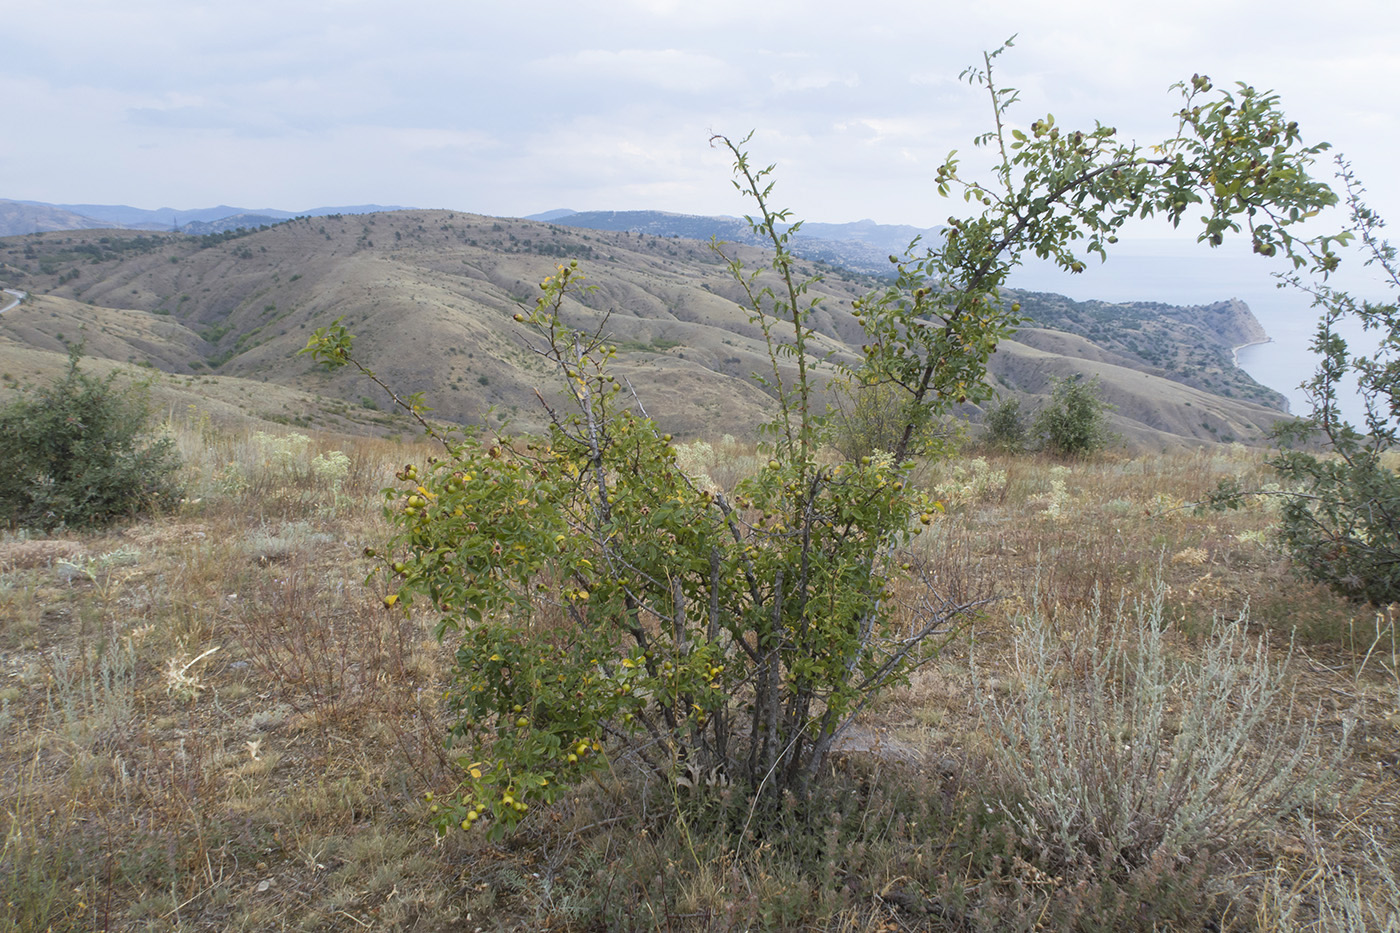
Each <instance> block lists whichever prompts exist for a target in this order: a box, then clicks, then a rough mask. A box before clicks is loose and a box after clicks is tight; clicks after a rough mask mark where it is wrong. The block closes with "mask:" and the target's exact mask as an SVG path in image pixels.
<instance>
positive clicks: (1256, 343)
mask: <svg viewBox="0 0 1400 933" xmlns="http://www.w3.org/2000/svg"><path fill="white" fill-rule="evenodd" d="M1273 342H1274V338H1272V337H1265V338H1264V339H1263V340H1251V341H1250V342H1249V343H1242V344H1240V345H1239V346H1238V347H1232V348H1231V349H1230V358H1231V359H1232V360H1234V361H1235V368H1236V369H1238V368H1239V365H1240V351H1241V350H1243V349H1245V348H1246V347H1262V346H1263V345H1264V344H1266V343H1273Z"/></svg>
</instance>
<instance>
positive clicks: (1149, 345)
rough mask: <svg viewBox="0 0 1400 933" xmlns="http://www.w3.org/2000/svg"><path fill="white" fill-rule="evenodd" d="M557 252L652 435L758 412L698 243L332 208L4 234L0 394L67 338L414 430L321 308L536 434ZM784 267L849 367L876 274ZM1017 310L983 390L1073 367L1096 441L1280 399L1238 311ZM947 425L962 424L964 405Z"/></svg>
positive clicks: (750, 417)
mask: <svg viewBox="0 0 1400 933" xmlns="http://www.w3.org/2000/svg"><path fill="white" fill-rule="evenodd" d="M658 216H661V217H681V215H658ZM682 219H683V218H682ZM566 220H567V218H566ZM648 229H657V227H656V225H655V224H652V225H651V226H649V227H648ZM731 248H732V249H733V250H734V251H736V253H737V254H738V255H740V256H741V257H744V258H745V262H746V264H747V265H748V266H750V267H754V266H756V265H759V264H761V263H762V261H763V260H762V256H761V253H760V251H759V250H758V248H757V247H754V246H750V245H736V246H733V247H731ZM570 259H576V260H578V261H579V263H580V267H581V270H582V271H583V273H584V275H585V276H586V278H587V281H588V284H590V285H591V286H593V289H592V291H590V292H589V293H587V294H586V295H583V296H580V297H581V300H580V301H571V302H569V304H568V305H567V313H568V316H569V322H570V323H571V324H573V325H575V326H577V327H579V328H581V329H589V330H592V329H595V328H597V327H600V326H601V327H603V328H604V329H605V330H606V332H607V333H609V334H610V335H611V339H612V340H613V341H614V342H615V343H616V345H617V346H618V349H619V354H618V361H617V366H616V373H617V375H618V376H619V378H625V379H626V380H627V382H628V383H630V384H631V386H632V387H633V388H634V390H635V391H636V393H637V396H638V398H639V399H640V400H641V402H642V403H643V404H644V405H645V407H646V410H647V412H648V413H649V414H651V415H652V416H653V417H655V418H656V419H657V420H658V422H659V423H661V424H663V425H665V426H666V428H667V430H669V431H672V432H674V433H675V434H676V435H677V436H679V437H697V436H719V435H720V434H734V435H737V436H751V435H752V433H753V431H754V429H755V428H756V427H757V425H759V424H761V423H763V422H764V421H765V420H767V419H768V417H769V416H770V414H771V412H772V407H771V400H770V398H769V397H768V396H767V395H766V394H765V393H764V391H763V390H762V389H761V388H760V387H759V386H758V385H757V384H756V383H755V382H754V381H753V379H752V378H751V375H750V374H751V373H753V372H756V371H757V372H762V371H764V370H765V369H766V368H767V366H768V360H767V355H766V351H765V349H764V345H763V341H762V335H761V333H760V331H759V328H758V327H757V326H756V325H755V324H754V323H753V322H751V321H750V320H749V317H748V315H747V314H746V312H745V310H744V308H743V307H742V306H741V305H740V304H739V300H740V298H741V293H740V290H739V287H738V286H737V285H736V284H735V283H734V281H733V279H732V277H731V276H730V274H729V272H728V270H727V268H726V267H725V265H724V264H723V262H722V261H721V260H720V258H719V257H718V256H717V255H716V254H715V253H714V251H713V250H712V249H711V247H710V245H709V244H708V243H706V242H701V241H698V240H691V239H684V238H681V237H676V236H663V235H654V234H647V233H643V232H639V231H631V230H622V231H617V230H599V229H589V228H586V227H580V226H564V225H562V224H561V223H550V222H542V221H531V220H514V219H504V218H491V217H482V216H478V215H472V214H464V213H460V212H451V211H422V210H404V211H392V212H384V213H375V214H331V215H327V216H320V217H305V218H297V219H294V220H289V221H285V222H282V223H278V224H275V225H272V226H263V227H261V228H260V229H255V230H252V229H245V230H239V231H227V232H223V233H216V234H211V235H206V236H185V235H179V234H171V233H156V232H150V231H136V230H123V229H94V230H64V231H56V232H44V233H34V234H28V235H23V236H11V237H7V238H4V239H0V285H4V286H7V287H10V288H16V289H23V290H25V291H27V292H28V293H29V298H28V299H27V300H26V301H25V302H23V303H22V304H21V305H20V306H19V307H16V308H14V309H12V310H11V311H9V312H8V313H6V314H4V315H3V317H0V371H3V372H4V373H5V374H6V375H7V376H8V377H9V378H8V379H7V380H6V382H7V383H9V384H10V385H14V384H16V383H17V382H24V381H36V380H40V379H42V378H44V377H45V376H46V375H47V374H50V373H52V372H56V371H57V370H58V368H59V367H61V366H62V365H63V364H64V361H65V359H66V346H67V345H68V344H70V343H74V342H77V341H82V342H83V344H84V351H85V353H86V354H87V355H88V356H89V357H91V358H92V365H93V366H94V368H96V369H97V370H98V371H105V370H106V369H109V368H111V367H112V366H123V365H125V366H132V365H134V366H136V367H139V368H141V369H143V370H144V371H145V372H146V373H147V374H149V375H152V376H155V377H156V378H155V382H154V385H153V391H154V393H155V396H156V401H157V403H158V404H159V405H161V406H166V407H170V408H172V409H173V408H176V407H180V408H184V407H187V406H190V405H194V406H196V407H197V408H199V409H200V410H202V411H205V412H208V413H209V414H210V415H211V416H212V417H215V418H241V417H252V418H255V419H258V420H261V421H268V422H275V423H282V424H291V425H296V426H299V427H304V428H311V427H315V428H323V429H327V430H334V431H342V432H350V433H376V434H405V433H412V432H413V430H414V427H415V426H414V425H413V424H412V423H411V421H409V420H408V419H406V418H405V417H403V416H402V415H400V414H397V413H395V412H393V411H391V410H389V409H390V408H391V407H392V406H391V405H390V404H389V402H388V400H387V399H386V398H384V397H383V396H382V393H380V391H379V390H378V389H377V388H376V387H375V386H373V385H372V384H370V383H369V382H368V381H367V380H366V379H364V378H363V377H361V376H359V375H357V374H353V373H348V372H340V373H335V374H327V373H325V372H322V371H320V370H318V369H317V368H315V367H314V366H313V365H312V364H311V362H310V361H309V360H308V359H307V358H306V357H298V356H297V355H296V354H297V351H298V350H300V349H301V348H302V347H303V346H305V344H306V340H307V337H308V336H309V335H310V333H311V332H312V331H313V330H314V329H316V328H318V327H322V326H325V325H326V324H329V323H330V322H331V321H332V320H334V319H337V318H340V319H343V321H344V323H345V324H346V325H347V326H348V327H349V329H350V330H351V331H352V332H353V333H354V334H356V336H357V343H356V350H357V354H358V355H360V356H361V358H362V359H364V360H366V361H367V362H368V364H369V365H370V366H371V367H373V368H374V369H375V371H376V372H377V373H378V374H379V375H380V376H381V377H383V378H384V379H385V380H386V381H387V382H388V383H389V384H390V385H392V386H394V387H395V388H396V389H397V390H399V391H400V392H401V393H403V394H409V393H413V392H422V393H424V395H425V397H426V399H427V400H428V402H429V404H430V405H432V406H433V408H434V409H435V411H434V417H436V418H440V419H443V420H445V421H450V422H457V423H463V424H480V423H487V424H490V425H493V426H494V425H499V424H501V423H506V422H508V423H510V424H512V425H513V426H515V427H516V428H518V429H522V430H534V429H538V428H540V427H542V425H543V409H542V406H541V405H540V402H539V399H538V398H537V397H536V393H537V390H538V391H540V392H544V393H545V396H546V397H548V395H549V391H550V388H549V387H550V385H551V382H550V380H549V378H548V373H549V370H548V369H547V368H546V367H545V366H543V365H542V364H541V361H540V360H539V359H538V358H537V357H536V356H535V354H534V353H533V352H532V351H531V349H530V348H529V344H528V335H527V334H526V333H525V332H524V330H523V329H522V328H521V327H520V326H519V325H517V324H516V323H515V322H514V320H513V315H514V314H515V313H516V312H517V311H518V310H520V308H521V307H522V306H529V305H531V304H533V302H534V299H535V296H536V295H537V294H538V288H537V283H538V282H539V281H541V280H542V279H543V278H544V277H545V276H547V275H549V274H551V272H552V271H553V270H554V267H555V266H556V264H558V263H559V262H561V261H567V260H570ZM802 265H803V268H802V269H801V271H802V273H803V274H810V275H814V274H820V275H821V276H822V280H821V281H820V282H819V283H818V284H816V285H814V286H813V288H812V291H811V294H812V295H813V296H814V297H815V296H820V297H821V299H822V301H821V303H820V305H819V307H818V309H817V310H816V311H815V312H814V314H813V317H812V325H813V327H814V328H815V330H816V332H817V340H816V341H815V347H814V349H813V355H814V357H817V356H829V357H830V358H833V359H837V360H849V359H853V358H854V355H855V353H857V352H858V346H859V342H860V340H861V332H860V328H859V327H858V325H857V324H856V322H855V320H854V318H853V316H852V314H851V302H852V300H854V299H856V298H859V297H860V296H861V295H863V294H865V293H867V292H869V291H870V290H871V289H872V288H874V287H876V286H877V285H878V284H879V281H880V280H879V279H878V278H876V277H874V276H872V275H870V274H868V273H862V272H853V271H849V270H847V269H844V268H841V267H837V266H835V265H832V264H830V263H828V262H825V261H822V260H808V261H804V262H803V264H802ZM1150 297H1151V296H1144V298H1150ZM1013 299H1014V300H1018V301H1020V302H1021V303H1022V306H1023V309H1024V312H1025V313H1026V314H1027V315H1028V316H1029V317H1030V320H1029V321H1028V322H1027V323H1026V325H1025V326H1024V327H1023V328H1022V329H1021V330H1020V331H1018V333H1017V334H1016V335H1015V337H1014V339H1011V340H1008V341H1005V342H1003V343H1002V344H1001V346H1000V348H999V349H998V351H997V353H996V354H995V356H994V357H993V360H992V364H991V372H990V378H991V379H992V380H993V381H994V383H995V384H996V388H997V390H998V393H999V394H1000V395H1001V396H1003V397H1005V396H1014V397H1017V398H1019V399H1020V400H1021V403H1022V405H1021V407H1022V411H1023V412H1027V411H1034V410H1035V409H1036V408H1037V407H1038V405H1039V403H1040V400H1041V399H1043V398H1044V397H1045V396H1046V395H1047V394H1048V391H1049V386H1050V382H1051V380H1052V379H1054V378H1057V377H1065V376H1070V375H1073V374H1076V373H1082V374H1083V375H1084V376H1086V377H1098V379H1099V380H1100V381H1101V384H1102V386H1103V391H1104V396H1105V398H1106V399H1107V400H1108V401H1110V402H1111V403H1112V404H1113V405H1114V406H1115V411H1114V412H1113V414H1112V415H1111V421H1112V428H1113V430H1114V431H1116V432H1117V433H1118V434H1119V435H1121V436H1122V437H1123V438H1124V439H1125V440H1126V441H1128V442H1130V443H1132V444H1136V445H1145V446H1149V447H1168V446H1176V445H1181V444H1188V445H1195V444H1200V443H1210V442H1217V441H1223V442H1231V441H1239V442H1243V443H1257V442H1261V441H1262V439H1263V438H1264V436H1265V435H1266V433H1267V432H1268V431H1269V430H1270V428H1271V427H1272V425H1273V424H1274V422H1275V421H1277V420H1279V419H1280V418H1284V417H1287V416H1286V414H1285V412H1284V402H1283V399H1282V397H1281V396H1279V395H1278V393H1276V392H1274V391H1272V390H1270V389H1267V388H1265V387H1263V386H1260V385H1259V384H1257V383H1256V382H1254V381H1253V379H1251V378H1250V377H1249V376H1248V375H1247V374H1245V373H1244V372H1243V371H1242V370H1240V369H1238V368H1236V367H1235V366H1234V365H1233V361H1232V349H1233V348H1234V347H1236V346H1239V345H1241V344H1246V343H1252V342H1256V341H1259V340H1264V339H1267V337H1266V335H1265V333H1264V331H1263V328H1262V327H1261V326H1260V325H1259V322H1258V321H1257V320H1255V318H1254V316H1253V315H1252V314H1251V312H1250V311H1249V309H1248V307H1247V306H1245V305H1244V304H1243V303H1242V302H1239V301H1230V300H1225V301H1221V302H1219V303H1216V304H1212V305H1206V306H1200V307H1191V308H1181V307H1174V306H1169V305H1164V304H1160V303H1153V302H1150V301H1144V302H1140V303H1133V304H1107V303H1102V302H1076V301H1071V300H1070V299H1067V298H1063V297H1061V296H1057V295H1050V294H1044V293H1026V292H1015V293H1012V292H1008V293H1007V296H1006V300H1008V301H1010V300H1013ZM605 318H606V320H605ZM962 414H965V415H966V416H968V417H969V418H970V419H971V420H973V421H977V420H979V418H980V413H979V412H978V411H977V410H976V409H975V408H973V407H971V406H967V409H966V411H964V412H962Z"/></svg>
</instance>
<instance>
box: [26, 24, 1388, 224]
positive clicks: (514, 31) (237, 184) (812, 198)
mask: <svg viewBox="0 0 1400 933" xmlns="http://www.w3.org/2000/svg"><path fill="white" fill-rule="evenodd" d="M1328 17H1331V18H1328ZM1012 33H1018V34H1019V36H1020V37H1019V39H1018V40H1017V42H1016V48H1015V49H1014V50H1013V51H1012V52H1011V53H1009V54H1008V55H1007V56H1005V57H1004V58H1003V59H1002V60H1001V61H1002V64H1001V65H1000V72H999V73H1000V76H1001V78H1002V80H1003V81H1004V82H1005V83H1007V84H1009V85H1013V86H1016V87H1019V88H1021V89H1022V91H1023V101H1024V103H1023V105H1022V107H1021V108H1020V109H1019V111H1018V119H1019V121H1020V122H1021V123H1023V124H1028V123H1029V122H1031V121H1032V120H1033V119H1036V118H1037V117H1039V116H1042V115H1043V114H1044V113H1045V112H1047V111H1048V112H1053V113H1054V114H1055V115H1056V118H1057V121H1058V122H1060V123H1061V124H1062V125H1065V124H1077V125H1087V124H1090V123H1091V121H1092V120H1093V119H1094V118H1096V117H1097V118H1099V119H1102V120H1103V121H1104V122H1106V123H1111V124H1113V125H1116V126H1118V127H1119V128H1120V129H1121V130H1123V131H1124V132H1126V133H1129V134H1132V135H1135V136H1137V137H1138V138H1139V139H1142V140H1147V139H1150V138H1153V137H1157V136H1160V135H1162V134H1164V133H1165V132H1168V131H1169V129H1170V118H1169V115H1170V113H1171V111H1172V108H1173V105H1174V99H1173V97H1172V96H1170V95H1169V94H1168V91H1167V88H1168V86H1169V85H1170V84H1172V83H1173V82H1174V81H1178V80H1182V79H1184V78H1189V77H1190V76H1191V74H1192V73H1194V72H1201V73H1205V74H1209V75H1210V76H1211V77H1212V78H1213V79H1215V80H1216V81H1217V82H1218V83H1223V82H1233V81H1236V80H1244V81H1249V82H1250V83H1253V84H1255V85H1256V86H1258V87H1261V88H1272V89H1274V90H1276V91H1278V92H1279V93H1280V94H1281V95H1282V96H1283V99H1284V104H1285V107H1286V109H1287V110H1288V111H1289V113H1290V114H1291V115H1292V116H1294V117H1295V118H1296V119H1298V120H1299V122H1300V123H1301V124H1302V126H1303V129H1304V134H1305V137H1306V138H1307V139H1309V140H1321V139H1327V140H1330V141H1332V142H1333V143H1334V144H1335V145H1336V146H1337V148H1338V149H1339V150H1341V151H1343V152H1345V153H1347V154H1348V155H1349V156H1350V157H1351V158H1352V159H1353V160H1354V162H1355V164H1356V167H1357V170H1358V171H1359V172H1360V174H1361V175H1362V177H1363V178H1364V179H1365V181H1366V183H1367V185H1368V186H1369V188H1370V189H1371V191H1372V195H1373V201H1374V202H1375V206H1377V207H1378V208H1380V209H1381V210H1382V212H1383V213H1385V214H1387V215H1389V216H1390V217H1391V218H1392V219H1395V218H1400V180H1397V179H1395V178H1393V177H1392V176H1394V175H1395V172H1394V168H1395V161H1396V160H1395V157H1394V153H1396V152H1397V151H1398V149H1397V147H1398V146H1400V129H1397V114H1396V106H1395V102H1394V101H1395V95H1394V88H1396V87H1397V86H1400V55H1397V49H1400V4H1396V3H1395V0H1352V2H1350V3H1347V4H1332V5H1330V6H1327V5H1320V4H1316V3H1301V2H1297V3H1295V2H1289V0H1284V2H1275V3H1273V4H1271V5H1265V4H1264V3H1262V2H1260V0H1250V2H1235V0H1212V2H1197V0H1175V2H1172V3H1169V4H1151V5H1149V4H1139V3H1129V2H1125V0H1097V2H1096V0H1060V2H1055V3H1049V2H1045V0H1004V2H999V0H983V2H980V3H972V2H967V3H959V4H956V5H954V4H947V3H941V2H937V0H924V2H918V3H893V2H880V0H873V2H869V3H865V4H855V3H851V2H849V0H846V2H841V3H829V2H811V0H808V2H789V0H767V2H764V3H753V2H750V0H745V2H742V3H740V2H728V0H705V2H702V3H697V2H672V0H630V2H612V3H596V2H595V3H584V2H578V0H574V2H570V3H552V2H540V3H530V2H518V3H499V2H493V3H477V2H464V0H453V2H440V0H423V2H411V0H406V2H404V3H401V4H396V5H393V6H392V7H391V5H389V4H385V3H383V2H361V0H317V2H305V0H277V2H271V0H241V2H238V3H227V2H199V0H128V2H121V3H116V2H105V0H51V2H48V3H31V4H11V5H10V8H9V9H8V10H7V11H6V14H5V17H4V24H3V38H4V41H3V43H0V100H3V101H4V102H5V104H4V109H3V113H4V126H3V129H0V197H6V198H21V199H32V200H41V201H49V202H60V203H84V202H87V203H125V204H131V205H134V206H138V207H147V208H155V207H163V206H170V207H176V208H180V209H188V208H193V207H203V206H209V205H213V204H217V203H228V204H236V205H240V206H244V207H249V208H259V207H276V208H283V209H287V210H301V209H306V208H310V207H314V206H319V205H336V204H358V203H371V202H372V203H380V204H402V205H411V206H417V207H445V208H453V209H458V210H467V211H474V212H479V213H485V214H502V215H523V214H529V213H533V212H536V211H542V210H546V209H550V208H556V207H568V208H573V209H575V210H590V209H619V210H625V209H660V210H674V211H683V212H692V213H730V214H733V213H740V212H742V211H743V210H744V205H743V204H742V202H740V201H739V200H738V198H737V196H736V194H735V193H734V191H733V190H732V188H731V187H730V186H729V184H728V181H727V164H726V160H725V159H724V158H723V157H722V156H721V154H720V153H719V152H717V151H714V150H712V149H710V148H709V147H708V145H707V142H706V141H707V139H708V136H709V134H710V133H711V132H712V131H714V132H724V133H729V134H733V135H742V134H743V133H746V132H747V131H748V130H750V129H755V130H757V135H756V137H755V139H754V142H753V144H752V149H753V151H754V153H755V157H756V158H758V159H761V160H763V161H764V162H768V161H776V162H778V163H780V166H781V171H780V175H779V184H780V201H781V202H782V203H783V204H786V205H789V206H791V207H793V208H795V209H796V210H797V212H798V213H799V215H800V216H804V217H808V218H811V219H813V220H822V221H832V222H840V221H850V220H857V219H861V218H866V217H869V218H873V219H875V220H877V221H880V222H883V223H908V224H914V225H918V226H928V225H932V224H935V223H938V222H939V221H940V220H941V219H943V218H944V217H946V216H947V214H948V212H949V209H950V208H949V206H948V205H947V204H946V203H941V202H940V199H939V198H937V197H936V195H935V194H934V193H933V191H932V186H931V183H930V179H931V177H932V174H933V171H934V168H935V166H936V165H937V164H938V163H939V162H940V160H941V159H942V158H943V157H944V156H945V155H946V154H947V152H948V151H949V150H950V149H954V148H957V149H960V150H970V148H971V147H970V143H969V140H970V138H971V137H972V136H973V135H974V134H976V133H978V132H980V131H982V130H984V129H985V128H986V126H987V109H986V105H985V100H984V98H982V97H981V96H979V95H978V93H977V92H975V91H973V90H971V89H969V88H968V87H967V85H965V84H960V83H959V82H958V81H957V75H958V72H959V71H960V70H961V69H962V67H963V66H965V65H967V64H970V63H972V62H974V61H976V60H978V59H979V56H980V53H981V51H982V50H983V49H986V48H991V47H995V46H996V45H997V44H998V43H999V42H1001V41H1002V40H1003V39H1005V38H1007V37H1008V36H1009V35H1011V34H1012ZM1397 222H1400V221H1397Z"/></svg>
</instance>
